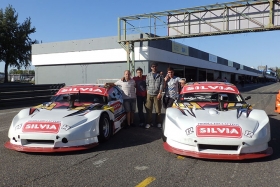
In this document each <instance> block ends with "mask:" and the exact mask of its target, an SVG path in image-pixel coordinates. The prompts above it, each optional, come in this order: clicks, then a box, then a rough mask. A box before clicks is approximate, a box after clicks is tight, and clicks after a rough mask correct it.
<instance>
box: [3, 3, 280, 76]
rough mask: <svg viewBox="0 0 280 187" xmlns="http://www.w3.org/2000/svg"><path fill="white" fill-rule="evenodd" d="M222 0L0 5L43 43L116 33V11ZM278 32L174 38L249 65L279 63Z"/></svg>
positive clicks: (135, 11)
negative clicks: (26, 24)
mask: <svg viewBox="0 0 280 187" xmlns="http://www.w3.org/2000/svg"><path fill="white" fill-rule="evenodd" d="M232 1H233V0H232ZM226 2H231V1H230V0H196V1H194V0H177V1H171V0H168V1H167V0H141V1H140V0H134V1H131V0H118V1H117V0H24V1H23V0H0V9H5V8H6V7H7V6H8V5H9V4H10V5H12V7H13V8H15V10H16V12H17V13H18V16H19V19H18V21H19V22H23V20H25V19H26V18H28V17H30V18H31V22H32V26H33V27H35V28H36V33H34V34H32V35H31V38H32V39H36V40H38V41H39V42H41V41H42V42H43V43H49V42H60V41H68V40H80V39H89V38H99V37H107V36H117V35H118V25H117V23H118V22H117V20H118V17H124V16H131V15H136V14H144V13H152V12H160V11H166V10H175V9H181V8H192V7H195V6H204V5H210V4H216V3H226ZM279 32H280V31H267V32H258V33H244V34H234V35H223V36H221V35H220V36H207V37H196V38H185V39H180V40H175V41H177V42H180V43H182V44H185V45H188V46H191V47H194V48H197V49H200V50H202V51H205V52H208V53H211V54H214V55H217V56H220V57H223V58H225V59H228V60H231V61H234V62H237V63H240V64H243V65H246V66H249V67H254V68H257V66H260V65H262V66H264V65H267V66H268V67H276V66H277V67H280V60H279V56H280V54H279V50H280V47H279V44H280V37H279ZM31 69H34V67H33V66H32V67H31ZM0 72H4V62H0Z"/></svg>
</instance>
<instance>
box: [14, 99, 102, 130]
mask: <svg viewBox="0 0 280 187" xmlns="http://www.w3.org/2000/svg"><path fill="white" fill-rule="evenodd" d="M98 105H99V104H93V105H89V106H82V107H76V108H47V107H34V108H30V109H24V110H22V111H21V112H20V113H19V114H18V115H17V116H16V117H15V118H14V120H13V125H18V124H22V125H23V124H26V123H30V124H32V125H33V124H35V123H36V122H40V124H43V125H45V124H47V125H48V124H50V122H51V124H56V123H58V124H67V126H68V127H71V128H72V127H75V126H78V125H80V124H82V123H85V122H86V121H87V120H88V116H89V115H90V116H91V117H90V119H91V120H93V119H96V118H98V116H99V112H100V110H98V109H100V107H96V106H98ZM95 107H96V108H95ZM98 111H99V112H98ZM95 113H96V114H95ZM36 124H37V123H36Z"/></svg>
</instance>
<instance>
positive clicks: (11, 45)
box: [0, 5, 38, 82]
mask: <svg viewBox="0 0 280 187" xmlns="http://www.w3.org/2000/svg"><path fill="white" fill-rule="evenodd" d="M35 32H36V29H35V27H31V19H30V17H29V18H26V19H25V21H23V23H19V22H18V14H17V13H16V10H15V9H14V8H13V7H12V6H11V5H9V6H8V7H6V9H5V11H4V10H3V9H0V61H3V62H4V63H5V79H4V82H8V67H9V66H10V67H16V68H17V69H20V68H21V67H25V68H26V67H27V66H29V65H30V61H31V45H32V44H35V43H38V42H37V41H36V40H32V39H31V38H30V34H32V33H35Z"/></svg>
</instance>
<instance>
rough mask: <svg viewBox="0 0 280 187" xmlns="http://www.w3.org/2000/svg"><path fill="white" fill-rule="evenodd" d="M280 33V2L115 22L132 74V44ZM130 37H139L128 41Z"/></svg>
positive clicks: (246, 1) (244, 0)
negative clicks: (243, 34) (253, 33)
mask: <svg viewBox="0 0 280 187" xmlns="http://www.w3.org/2000/svg"><path fill="white" fill-rule="evenodd" d="M279 29H280V0H239V1H234V2H229V3H220V4H214V5H207V6H199V7H193V8H183V9H178V10H169V11H162V12H154V13H146V14H139V15H133V16H126V17H119V18H118V42H119V43H120V44H121V46H122V47H123V48H124V49H125V50H126V52H127V63H128V69H129V70H130V71H131V73H133V75H134V73H135V62H134V59H135V55H134V43H135V42H142V41H151V40H166V39H177V38H191V37H202V36H213V35H225V34H237V33H247V32H262V31H271V30H279ZM131 34H141V35H142V36H143V37H139V38H133V39H129V38H128V36H129V35H131ZM139 36H140V35H139Z"/></svg>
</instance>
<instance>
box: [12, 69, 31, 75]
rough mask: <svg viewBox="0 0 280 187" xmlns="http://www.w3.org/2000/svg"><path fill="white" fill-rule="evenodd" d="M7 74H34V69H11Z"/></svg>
mask: <svg viewBox="0 0 280 187" xmlns="http://www.w3.org/2000/svg"><path fill="white" fill-rule="evenodd" d="M9 74H10V75H11V74H19V75H35V71H34V70H21V69H11V70H10V71H9Z"/></svg>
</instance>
